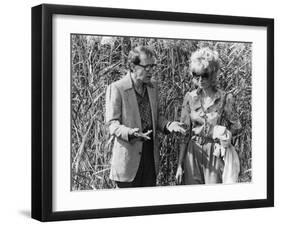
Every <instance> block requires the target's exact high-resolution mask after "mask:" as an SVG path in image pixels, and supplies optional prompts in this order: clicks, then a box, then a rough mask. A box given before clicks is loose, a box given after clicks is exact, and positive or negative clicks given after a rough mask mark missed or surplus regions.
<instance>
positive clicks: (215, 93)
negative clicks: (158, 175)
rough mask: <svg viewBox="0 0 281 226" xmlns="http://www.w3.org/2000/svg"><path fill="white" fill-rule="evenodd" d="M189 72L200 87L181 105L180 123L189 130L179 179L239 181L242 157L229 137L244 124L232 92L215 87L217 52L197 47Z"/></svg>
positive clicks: (189, 181)
mask: <svg viewBox="0 0 281 226" xmlns="http://www.w3.org/2000/svg"><path fill="white" fill-rule="evenodd" d="M190 71H191V73H192V76H193V80H194V81H195V82H196V83H197V85H198V88H197V89H195V90H193V91H192V92H188V93H187V94H186V95H185V97H184V101H183V105H182V112H181V122H182V123H184V124H185V125H186V126H187V128H188V129H187V130H188V131H189V133H188V135H187V136H184V137H182V139H181V144H180V153H179V159H178V167H177V173H176V181H177V183H179V184H181V183H183V184H214V183H222V182H223V183H230V182H237V179H238V173H239V159H238V155H237V153H236V152H235V150H234V147H233V146H232V145H231V143H230V140H231V135H232V134H234V133H236V132H237V131H238V130H239V129H240V128H241V124H240V121H239V119H238V115H237V114H236V113H235V112H234V107H233V103H234V99H233V96H232V94H230V93H229V94H227V93H226V92H224V91H222V90H220V89H218V88H217V87H216V77H217V75H218V72H219V57H218V53H217V52H216V51H212V50H210V49H209V48H202V49H199V50H197V51H196V52H194V53H193V54H192V55H191V59H190Z"/></svg>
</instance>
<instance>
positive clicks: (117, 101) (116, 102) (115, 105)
mask: <svg viewBox="0 0 281 226" xmlns="http://www.w3.org/2000/svg"><path fill="white" fill-rule="evenodd" d="M105 122H106V125H107V126H108V129H109V133H110V135H114V136H116V137H118V138H120V139H123V140H125V141H129V139H128V134H129V131H130V130H131V129H130V128H128V127H126V126H124V125H122V97H121V93H120V91H119V89H118V88H117V87H116V86H115V85H114V84H111V85H109V86H108V88H107V90H106V97H105Z"/></svg>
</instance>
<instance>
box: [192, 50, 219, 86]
mask: <svg viewBox="0 0 281 226" xmlns="http://www.w3.org/2000/svg"><path fill="white" fill-rule="evenodd" d="M189 66H190V72H191V73H192V74H193V73H196V74H203V73H208V74H209V75H210V76H212V79H211V82H212V86H214V87H215V86H216V83H217V73H218V72H219V69H220V60H219V54H218V52H217V51H215V50H211V49H210V48H208V47H204V48H201V49H198V50H196V51H195V52H193V53H192V54H191V57H190V65H189Z"/></svg>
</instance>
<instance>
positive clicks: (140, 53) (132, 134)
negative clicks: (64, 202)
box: [70, 34, 252, 191]
mask: <svg viewBox="0 0 281 226" xmlns="http://www.w3.org/2000/svg"><path fill="white" fill-rule="evenodd" d="M70 39H71V190H72V191H80V190H99V189H115V188H122V187H126V188H133V187H147V186H148V187H151V186H179V185H181V186H183V185H184V186H189V185H194V184H206V185H207V184H218V185H221V184H229V183H232V184H233V183H245V182H251V181H252V171H251V169H252V162H251V156H252V147H251V141H252V120H251V113H252V105H251V100H252V43H251V42H229V41H213V40H188V39H163V38H147V37H126V36H122V37H120V36H100V35H99V36H97V35H89V34H71V37H70ZM143 47H144V48H143ZM147 51H148V52H147ZM134 54H135V55H136V56H135V55H134ZM142 77H145V79H148V80H149V82H147V81H146V80H145V79H144V80H142ZM139 80H140V82H138V81H139ZM139 84H141V85H139ZM178 127H180V128H183V129H184V131H185V132H184V133H183V132H182V131H181V130H178V129H177V128H178ZM146 135H147V136H146Z"/></svg>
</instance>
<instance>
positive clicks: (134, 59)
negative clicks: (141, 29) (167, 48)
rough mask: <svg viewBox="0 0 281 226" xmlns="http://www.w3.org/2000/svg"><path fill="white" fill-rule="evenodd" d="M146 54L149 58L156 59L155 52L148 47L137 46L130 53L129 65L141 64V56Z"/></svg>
mask: <svg viewBox="0 0 281 226" xmlns="http://www.w3.org/2000/svg"><path fill="white" fill-rule="evenodd" d="M142 53H144V54H145V55H146V56H147V57H150V58H152V57H154V56H155V53H154V51H153V50H152V49H151V48H150V47H148V46H137V47H135V48H134V49H133V50H131V51H130V52H129V56H128V64H129V65H131V64H134V65H138V64H139V63H140V55H141V54H142Z"/></svg>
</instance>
